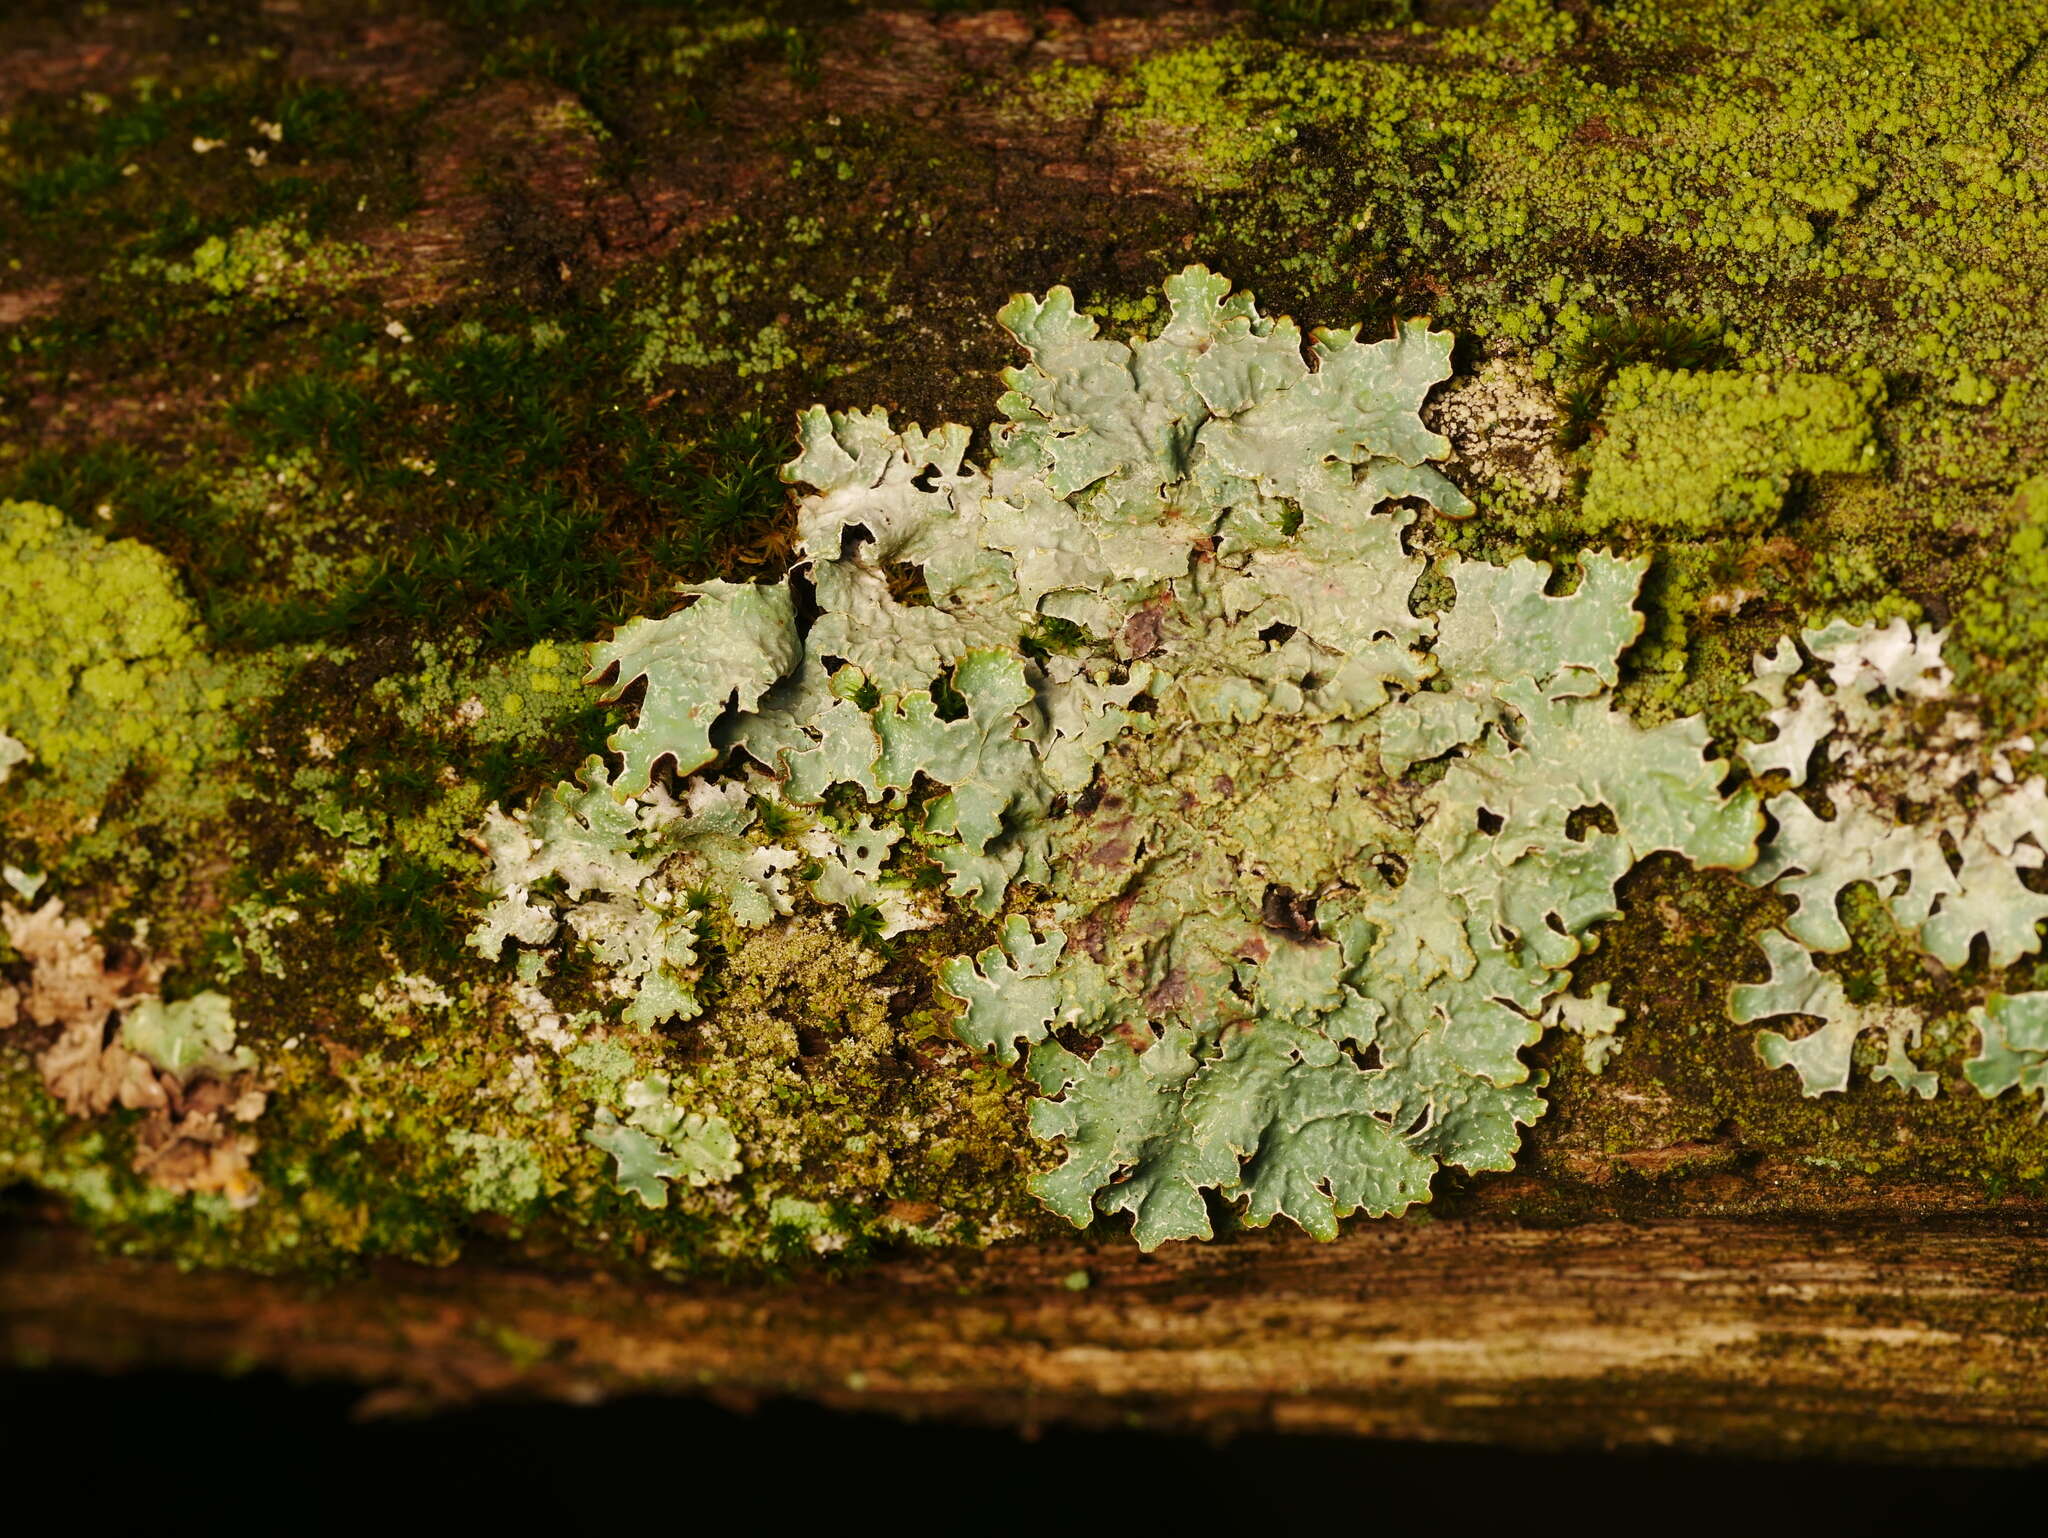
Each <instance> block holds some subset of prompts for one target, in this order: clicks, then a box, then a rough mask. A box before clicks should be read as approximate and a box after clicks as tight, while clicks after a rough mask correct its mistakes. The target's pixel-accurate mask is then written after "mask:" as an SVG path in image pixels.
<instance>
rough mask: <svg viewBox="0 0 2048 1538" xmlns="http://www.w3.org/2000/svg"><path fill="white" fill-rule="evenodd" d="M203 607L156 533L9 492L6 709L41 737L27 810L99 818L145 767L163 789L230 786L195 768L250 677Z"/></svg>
mask: <svg viewBox="0 0 2048 1538" xmlns="http://www.w3.org/2000/svg"><path fill="white" fill-rule="evenodd" d="M196 620H197V616H196V615H195V614H194V613H193V610H192V606H191V603H190V602H189V600H187V599H186V597H185V595H184V594H183V593H182V592H180V591H179V584H178V581H177V577H176V574H175V573H174V572H173V570H172V569H171V566H170V563H169V562H168V561H166V560H165V559H164V558H163V557H162V556H161V555H160V554H158V553H157V552H156V551H154V550H152V549H150V548H149V547H148V546H146V545H143V544H141V543H139V542H137V541H135V540H132V539H120V540H108V539H105V538H103V537H101V536H100V535H98V534H95V533H92V532H89V531H88V530H85V529H81V528H79V527H77V526H76V525H73V524H71V523H68V522H67V521H66V520H65V518H64V515H63V514H62V513H60V512H58V511H57V509H55V508H53V507H47V506H43V505H40V504H37V503H26V502H0V625H4V627H5V629H4V632H0V663H4V669H0V722H4V723H5V729H6V730H7V731H8V732H9V733H10V734H11V735H13V736H14V737H16V738H18V739H19V740H20V741H21V742H22V743H24V744H25V745H26V746H27V749H28V753H29V766H28V767H26V768H22V769H17V770H16V771H15V774H14V777H13V778H14V780H15V781H17V782H20V783H21V785H22V789H21V790H20V791H17V792H16V795H17V796H25V798H26V801H27V803H28V806H27V807H25V808H24V811H25V813H26V815H28V816H30V817H31V818H33V817H35V816H36V815H37V813H36V812H35V811H34V810H33V808H34V807H35V806H37V805H38V804H40V805H41V806H42V807H44V808H45V809H46V810H47V811H50V812H58V809H59V808H60V807H68V808H70V809H71V810H70V814H69V815H70V816H71V817H74V818H77V819H79V820H80V821H83V822H86V823H88V824H89V823H90V822H91V821H92V820H94V819H96V817H97V813H98V811H99V808H100V805H101V803H102V802H103V801H104V800H105V799H106V797H107V795H108V794H109V792H110V791H111V790H112V789H113V787H114V786H115V785H116V783H118V782H120V781H122V780H123V779H124V778H125V777H127V776H129V775H131V774H132V775H136V776H140V777H141V779H142V780H143V782H144V783H145V784H147V785H149V786H151V787H154V789H155V792H156V794H158V795H159V796H161V797H171V798H184V797H191V796H193V795H195V794H200V795H210V796H213V797H216V798H217V797H218V794H219V792H218V789H217V788H210V789H209V790H207V791H200V790H198V789H196V781H195V777H196V776H197V775H198V773H199V771H200V769H201V768H202V767H203V766H204V765H207V764H209V763H211V762H213V761H215V760H216V759H217V758H218V757H219V756H220V755H221V753H222V751H223V749H224V748H225V747H226V743H225V742H224V741H223V740H222V737H223V733H224V732H225V731H226V729H227V726H226V720H227V718H226V714H225V708H226V706H227V704H228V702H229V700H230V699H231V698H233V697H234V696H235V695H236V694H237V693H238V692H240V691H241V689H242V688H244V687H246V685H245V684H244V683H243V682H242V680H241V679H240V678H238V676H237V673H236V672H235V670H233V669H231V668H229V667H225V666H222V665H220V664H217V663H215V662H214V661H213V660H212V659H211V658H209V657H208V655H207V654H206V652H205V650H204V648H203V647H202V645H201V642H200V635H199V629H198V625H197V623H196ZM58 814H59V815H62V814H61V812H60V813H58Z"/></svg>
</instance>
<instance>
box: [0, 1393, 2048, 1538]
mask: <svg viewBox="0 0 2048 1538" xmlns="http://www.w3.org/2000/svg"><path fill="white" fill-rule="evenodd" d="M359 1403H360V1395H359V1394H358V1393H357V1392H356V1391H354V1390H351V1389H348V1388H338V1387H316V1388H306V1387H298V1386H294V1385H292V1384H289V1383H286V1382H285V1381H283V1380H281V1379H279V1378H276V1377H271V1376H252V1377H249V1378H244V1379H240V1380H234V1381H228V1380H221V1379H215V1378H209V1377H202V1376H188V1375H183V1374H172V1373H137V1374H133V1375H130V1376H127V1377H121V1378H102V1377H96V1376H92V1375H89V1374H84V1373H76V1372H20V1371H16V1372H8V1373H4V1374H0V1468H4V1469H5V1470H6V1471H7V1475H8V1480H9V1483H10V1484H11V1485H12V1486H13V1487H14V1488H15V1489H17V1490H27V1489H30V1488H36V1489H41V1490H44V1491H46V1492H47V1493H49V1494H50V1495H52V1496H53V1497H55V1496H57V1495H58V1492H65V1493H64V1494H63V1495H62V1497H61V1498H62V1500H63V1503H64V1506H65V1508H66V1510H67V1511H68V1512H70V1513H71V1514H72V1515H70V1516H67V1518H66V1519H65V1523H64V1525H65V1529H66V1530H67V1531H92V1530H95V1529H96V1528H101V1524H104V1527H103V1528H101V1530H123V1531H133V1530H136V1529H138V1528H140V1527H142V1526H143V1525H145V1524H147V1525H150V1526H154V1525H156V1524H157V1523H159V1522H163V1521H166V1520H170V1519H171V1518H172V1517H173V1516H174V1514H175V1513H176V1512H178V1511H179V1510H181V1509H182V1510H184V1511H185V1512H187V1513H189V1514H191V1515H193V1516H195V1517H196V1516H197V1514H198V1513H199V1512H201V1511H205V1512H209V1513H211V1515H212V1518H213V1519H215V1520H219V1519H223V1518H224V1519H225V1521H224V1522H222V1524H221V1529H222V1530H223V1531H245V1532H247V1531H265V1530H272V1531H291V1532H294V1533H307V1532H341V1531H349V1532H356V1533H365V1532H374V1531H377V1530H379V1529H385V1530H390V1531H393V1532H417V1531H425V1530H429V1529H430V1527H432V1528H439V1527H440V1526H441V1525H442V1524H444V1523H446V1524H449V1527H448V1530H450V1531H468V1532H478V1531H483V1532H492V1531H502V1532H507V1533H512V1532H532V1531H548V1532H565V1533H584V1532H588V1533H618V1532H622V1531H628V1530H634V1529H641V1528H645V1529H646V1530H650V1531H678V1532H681V1531H690V1530H705V1529H707V1528H708V1529H712V1530H722V1531H727V1532H755V1531H779V1532H806V1531H817V1532H820V1533H828V1532H838V1531H847V1530H852V1529H853V1528H856V1527H859V1528H865V1527H868V1526H870V1525H872V1526H875V1527H877V1528H879V1529H880V1530H882V1531H885V1532H895V1533H921V1532H937V1533H953V1532H959V1533H975V1534H983V1533H1009V1532H1017V1533H1025V1532H1029V1533H1034V1534H1073V1533H1088V1532H1099V1531H1109V1530H1112V1529H1119V1530H1129V1529H1130V1528H1131V1526H1132V1524H1134V1523H1137V1524H1142V1525H1143V1526H1144V1527H1155V1526H1156V1527H1158V1528H1160V1529H1168V1528H1170V1529H1173V1530H1177V1531H1180V1532H1212V1531H1229V1530H1239V1531H1244V1532H1246V1533H1247V1534H1251V1533H1256V1534H1260V1535H1268V1534H1276V1533H1315V1534H1324V1533H1331V1534H1334V1533H1338V1532H1350V1531H1360V1530H1366V1529H1370V1530H1374V1531H1384V1530H1387V1529H1388V1528H1390V1527H1391V1528H1394V1529H1395V1530H1402V1531H1408V1532H1413V1533H1432V1532H1434V1533H1454V1532H1467V1531H1470V1532H1476V1531H1486V1530H1489V1529H1491V1530H1494V1531H1542V1530H1544V1529H1546V1528H1550V1527H1551V1526H1552V1524H1553V1523H1556V1524H1559V1525H1562V1526H1564V1527H1565V1528H1566V1529H1567V1530H1570V1531H1573V1532H1575V1533H1580V1534H1584V1533H1591V1532H1605V1531H1621V1530H1628V1531H1632V1532H1653V1533H1656V1534H1659V1535H1660V1538H1662V1535H1668V1534H1675V1533H1694V1532H1699V1533H1725V1534H1730V1535H1736V1534H1740V1535H1743V1538H1749V1535H1753V1534H1757V1533H1771V1532H1779V1531H1784V1532H1795V1531H1797V1532H1807V1533H1810V1532H1813V1531H1825V1532H1826V1533H1828V1534H1829V1535H1830V1538H1844V1535H1851V1534H1888V1533H1901V1534H1905V1533H1912V1534H1924V1533H1928V1532H1939V1531H1965V1532H1967V1531H1977V1530H1981V1529H1982V1528H1988V1527H1990V1526H1991V1525H1992V1524H1993V1522H1994V1519H1995V1518H1997V1517H2000V1516H2003V1515H2004V1514H2005V1513H2008V1512H2011V1511H2014V1510H2025V1509H2031V1508H2032V1507H2033V1506H2034V1504H2035V1503H2037V1502H2038V1500H2039V1498H2040V1496H2041V1494H2042V1493H2043V1492H2044V1490H2048V1476H2044V1475H2043V1474H2042V1473H2039V1472H2034V1471H2024V1470H1973V1469H1930V1468H1913V1467H1879V1466H1859V1465H1844V1464H1826V1463H1811V1462H1809V1463H1774V1462H1757V1461H1745V1460H1734V1459H1709V1458H1695V1457H1687V1456H1683V1455H1679V1454H1671V1453H1651V1454H1600V1453H1521V1452H1507V1451H1501V1450H1499V1449H1495V1448H1486V1447H1460V1446H1443V1445H1418V1444H1415V1443H1386V1442H1379V1443H1375V1442H1359V1441H1352V1440H1348V1439H1342V1438H1332V1437H1312V1436H1302V1437H1282V1436H1273V1435H1247V1436H1240V1437H1237V1438H1235V1439H1233V1440H1229V1441H1223V1442H1208V1441H1204V1440H1200V1439H1195V1438H1184V1437H1170V1436H1158V1435H1152V1434H1147V1433H1143V1432H1077V1431H1062V1430H1048V1431H1045V1432H1043V1433H1042V1434H1040V1435H1038V1436H1035V1437H1023V1436H1019V1435H1017V1434H1015V1433H1012V1432H1008V1431H996V1430H984V1429H978V1428H973V1427H963V1426H955V1425H937V1424H923V1425H911V1424H906V1423H904V1422H902V1421H898V1420H894V1419H891V1418H887V1417H883V1416H876V1415H848V1414H837V1413H834V1412H831V1411H827V1410H821V1409H817V1408H815V1407H812V1406H809V1405H802V1404H793V1403H778V1404H771V1405H768V1406H766V1407H764V1408H762V1409H760V1410H758V1411H756V1412H754V1413H752V1414H741V1413H735V1412H732V1411H728V1410H723V1409H719V1408H717V1407H715V1406H712V1405H709V1404H704V1403H700V1402H694V1401H688V1400H675V1399H638V1400H627V1401H622V1402H619V1403H614V1404H608V1405H604V1406H600V1407H596V1408H588V1409H578V1408H573V1407H568V1406H561V1405H531V1404H526V1405H493V1406H486V1407H484V1408H480V1409H474V1410H465V1411H461V1412H457V1413H451V1414H445V1415H439V1416H431V1417H423V1418H383V1419H361V1418H358V1417H357V1416H356V1414H355V1409H356V1406H357V1405H358V1404H359ZM457 1522H460V1523H461V1524H462V1525H461V1527H460V1528H457V1527H455V1526H454V1525H453V1524H455V1523H457ZM209 1525H212V1523H211V1522H210V1523H209Z"/></svg>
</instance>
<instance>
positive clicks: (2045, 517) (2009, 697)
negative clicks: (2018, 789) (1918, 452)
mask: <svg viewBox="0 0 2048 1538" xmlns="http://www.w3.org/2000/svg"><path fill="white" fill-rule="evenodd" d="M1956 633H1957V636H1958V638H1959V639H1960V640H1961V641H1962V642H1963V645H1964V646H1966V647H1967V648H1969V651H1970V652H1971V653H1972V654H1974V655H1972V657H1971V658H1970V660H1969V663H1968V670H1969V675H1970V677H1971V681H1972V682H1974V683H1976V684H1978V685H1979V686H1980V687H1982V688H1984V689H1986V690H1988V691H1989V692H1990V693H1992V694H1993V695H1995V696H1996V697H1997V699H1998V701H1999V703H2000V705H2001V706H2002V707H2003V708H2004V709H2005V711H2006V713H2007V714H2008V715H2009V717H2010V718H2012V719H2014V720H2016V721H2019V722H2021V723H2023V724H2032V723H2033V722H2034V721H2035V720H2036V719H2037V718H2038V716H2039V714H2040V711H2041V708H2042V703H2043V699H2042V696H2043V692H2044V690H2043V684H2042V680H2041V671H2040V668H2039V666H2038V659H2039V657H2040V656H2041V653H2042V651H2043V649H2044V648H2048V475H2037V476H2034V477H2033V478H2032V479H2031V480H2028V481H2026V482H2024V483H2022V484H2021V486H2020V488H2019V490H2018V491H2017V492H2016V493H2014V495H2013V499H2012V517H2011V522H2010V524H2009V525H2008V529H2007V533H2006V536H2005V541H2004V548H2003V549H2002V550H2000V551H1999V552H1998V554H1997V556H1996V557H1995V558H1994V559H1992V560H1990V561H1988V562H1987V563H1986V572H1985V575H1984V576H1983V578H1982V579H1981V580H1980V581H1979V582H1978V585H1977V586H1976V588H1975V589H1974V590H1973V591H1972V592H1971V593H1970V594H1969V595H1968V597H1967V598H1966V599H1965V600H1964V602H1963V603H1962V604H1961V606H1960V607H1959V608H1958V610H1957V613H1956Z"/></svg>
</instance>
